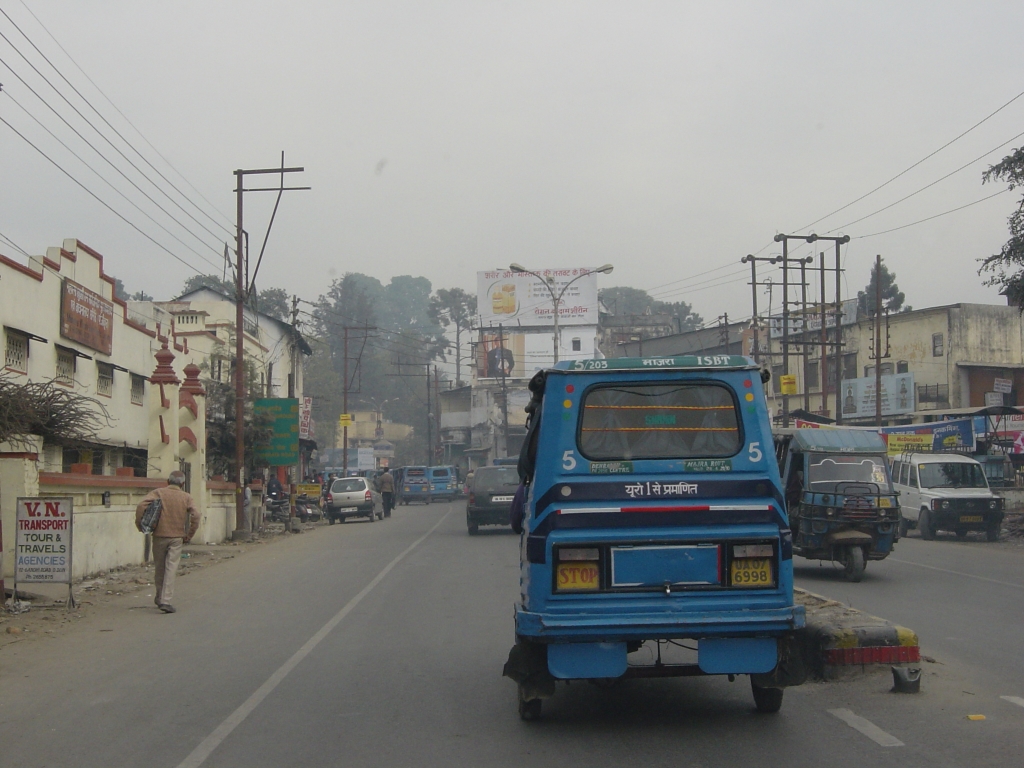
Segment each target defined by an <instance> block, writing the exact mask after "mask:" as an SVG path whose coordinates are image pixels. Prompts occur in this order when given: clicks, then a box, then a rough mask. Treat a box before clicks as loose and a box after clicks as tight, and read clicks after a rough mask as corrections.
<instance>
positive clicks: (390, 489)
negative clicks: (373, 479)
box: [377, 472, 395, 493]
mask: <svg viewBox="0 0 1024 768" xmlns="http://www.w3.org/2000/svg"><path fill="white" fill-rule="evenodd" d="M377 487H378V488H380V492H381V493H394V492H395V478H394V476H393V475H392V474H391V473H390V472H385V473H384V474H383V475H381V476H380V477H378V478H377Z"/></svg>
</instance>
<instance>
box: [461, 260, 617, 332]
mask: <svg viewBox="0 0 1024 768" xmlns="http://www.w3.org/2000/svg"><path fill="white" fill-rule="evenodd" d="M536 272H537V274H538V275H540V278H538V277H535V276H534V275H531V274H528V273H526V272H512V271H511V270H494V271H491V272H477V273H476V278H477V279H476V283H477V307H478V312H479V314H480V324H481V326H483V327H487V326H495V327H496V326H497V325H498V324H499V323H504V324H505V325H510V326H538V325H540V326H544V325H546V326H551V325H554V314H553V301H552V298H551V291H554V294H555V296H556V297H557V296H559V295H561V297H562V298H561V301H560V302H559V306H558V322H559V325H562V326H566V325H597V320H598V310H597V273H596V272H592V271H590V270H588V269H586V268H582V267H580V268H576V269H538V270H536ZM541 278H543V281H542V280H541ZM570 283H572V284H571V285H570ZM549 286H550V288H551V290H550V291H549V290H548V287H549ZM563 291H564V293H563Z"/></svg>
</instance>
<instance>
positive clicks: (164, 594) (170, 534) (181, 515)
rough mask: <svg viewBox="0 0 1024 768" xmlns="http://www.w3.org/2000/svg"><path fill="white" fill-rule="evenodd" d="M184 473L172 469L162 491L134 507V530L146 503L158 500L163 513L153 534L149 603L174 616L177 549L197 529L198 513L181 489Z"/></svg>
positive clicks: (186, 541) (178, 551) (138, 524)
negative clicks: (152, 566)
mask: <svg viewBox="0 0 1024 768" xmlns="http://www.w3.org/2000/svg"><path fill="white" fill-rule="evenodd" d="M184 485H185V473H184V472H179V471H177V470H175V471H174V472H171V474H170V476H169V477H168V478H167V487H166V488H156V489H155V490H153V491H150V492H149V493H148V494H146V497H145V498H144V499H143V500H142V501H140V502H139V505H138V506H137V507H136V508H135V527H136V528H138V529H139V530H140V531H141V530H142V514H143V513H144V512H145V511H146V507H148V506H149V504H150V502H152V501H156V500H157V499H160V503H161V505H162V507H163V510H162V511H161V513H160V520H159V521H158V522H157V524H156V530H154V531H153V565H154V571H155V573H154V576H153V581H154V583H155V585H156V591H155V593H154V595H153V602H155V603H156V607H157V608H159V609H160V610H161V611H163V612H164V613H174V610H175V609H174V606H173V605H171V599H172V598H173V597H174V576H175V574H176V573H177V571H178V563H179V562H180V561H181V547H182V545H184V544H188V543H189V542H190V541H191V540H192V537H193V536H195V534H196V531H197V530H198V529H199V510H198V509H197V508H196V503H195V501H194V500H193V499H192V496H190V495H189V494H188V493H186V492H185V491H184V490H183V489H182V486H184Z"/></svg>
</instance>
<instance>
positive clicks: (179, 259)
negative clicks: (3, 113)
mask: <svg viewBox="0 0 1024 768" xmlns="http://www.w3.org/2000/svg"><path fill="white" fill-rule="evenodd" d="M0 123H3V124H4V125H6V126H7V127H8V128H10V129H11V130H12V131H14V133H16V134H17V135H18V136H19V137H20V138H21V139H22V141H24V142H25V143H26V144H28V145H29V146H30V147H32V149H34V150H35V151H36V152H38V153H39V154H40V155H42V156H43V157H45V158H46V159H47V160H49V161H50V163H51V164H52V165H53V167H54V168H56V169H57V170H58V171H60V172H61V173H63V174H64V175H65V176H67V177H68V178H69V179H71V180H72V181H73V182H75V184H77V185H78V186H80V187H81V188H82V189H84V190H85V191H86V192H88V193H89V195H91V196H92V197H94V198H95V199H96V200H97V202H99V203H100V204H101V205H102V206H103V207H104V208H106V209H107V210H109V211H110V212H111V213H113V214H114V215H115V216H117V217H118V218H119V219H121V221H123V222H124V223H125V224H127V225H128V226H130V227H131V228H132V229H134V230H135V231H136V232H138V233H139V234H140V235H142V236H143V237H145V238H146V239H147V240H149V241H150V242H152V243H153V244H154V245H155V246H156V247H157V248H159V249H161V250H162V251H165V252H166V253H167V254H168V255H169V256H170V257H171V258H173V259H175V260H177V261H180V262H181V263H182V264H184V265H185V266H186V267H188V268H189V269H191V270H192V271H193V272H195V273H196V274H199V275H201V274H203V273H202V271H200V270H199V269H196V268H195V267H194V266H192V265H191V264H189V263H188V262H187V261H185V260H184V259H183V258H181V257H180V256H179V255H178V254H176V253H174V252H173V251H172V250H170V249H169V248H167V246H165V245H163V244H162V243H160V242H158V241H157V240H155V239H154V238H153V237H152V235H150V234H149V233H147V232H144V231H143V230H142V229H141V228H140V227H139V226H138V225H137V224H135V223H134V222H132V221H130V220H129V219H127V218H126V217H125V216H124V215H122V214H121V213H119V212H118V211H116V210H114V208H113V207H112V206H111V205H110V204H109V203H107V202H106V201H105V200H103V199H102V198H101V197H100V196H99V195H97V194H96V193H95V192H93V191H92V190H91V189H89V188H88V187H87V186H85V184H83V183H82V182H80V181H79V180H78V179H76V178H75V177H74V176H72V175H71V174H70V173H68V172H67V171H66V170H64V169H63V168H62V167H61V166H60V165H59V164H58V163H57V162H56V161H55V160H54V159H53V158H51V157H50V156H49V155H47V154H46V153H45V152H43V150H41V149H40V148H39V147H37V146H36V145H35V144H33V143H32V142H31V141H29V139H28V138H27V137H26V136H25V135H24V134H22V133H21V132H20V131H19V130H18V129H17V128H15V127H14V126H13V125H11V124H10V123H8V122H7V121H6V120H4V118H3V117H0Z"/></svg>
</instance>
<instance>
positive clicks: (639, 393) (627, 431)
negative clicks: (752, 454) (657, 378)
mask: <svg viewBox="0 0 1024 768" xmlns="http://www.w3.org/2000/svg"><path fill="white" fill-rule="evenodd" d="M580 412H581V414H582V415H581V418H580V425H579V436H578V442H579V449H580V453H582V454H583V456H585V457H586V458H588V459H590V460H600V461H603V460H619V459H679V458H715V457H726V456H733V455H735V454H736V453H738V452H739V450H740V446H741V444H742V437H743V436H742V434H741V429H740V416H739V412H738V410H737V406H736V399H735V397H734V396H733V393H732V391H731V390H730V389H729V388H728V387H725V386H722V385H719V384H710V383H692V384H691V383H687V384H630V385H624V384H616V385H609V386H599V387H594V388H593V389H590V390H588V391H587V392H586V394H585V395H584V397H583V403H582V407H581V409H580Z"/></svg>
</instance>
